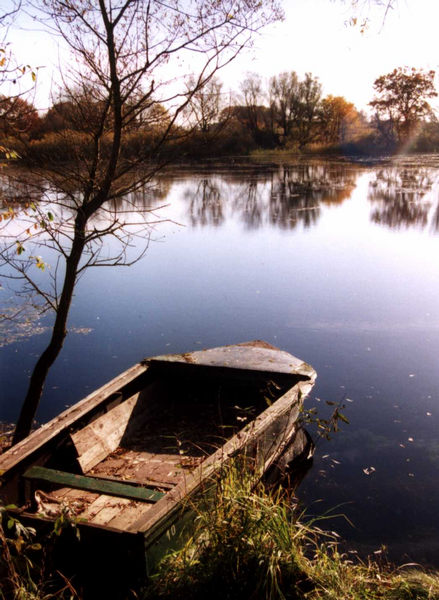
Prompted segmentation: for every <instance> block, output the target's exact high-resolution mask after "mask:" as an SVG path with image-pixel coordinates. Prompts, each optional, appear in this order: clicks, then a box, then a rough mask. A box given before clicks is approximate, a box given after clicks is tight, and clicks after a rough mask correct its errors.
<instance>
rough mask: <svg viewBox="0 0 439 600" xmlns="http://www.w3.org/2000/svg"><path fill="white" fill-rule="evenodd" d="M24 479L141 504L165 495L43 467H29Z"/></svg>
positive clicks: (148, 489)
mask: <svg viewBox="0 0 439 600" xmlns="http://www.w3.org/2000/svg"><path fill="white" fill-rule="evenodd" d="M24 477H25V478H26V479H33V480H38V481H47V482H50V483H56V484H58V485H62V486H68V487H71V488H75V489H80V490H88V491H90V492H99V493H101V494H108V495H111V496H120V497H122V498H131V499H136V500H141V501H143V502H157V501H158V500H160V499H161V498H163V496H164V495H165V494H163V493H162V492H157V491H156V490H152V489H150V488H145V487H133V486H131V485H129V484H126V483H119V482H116V481H106V480H104V479H96V478H94V477H87V476H85V475H75V474H73V473H65V472H64V471H57V470H56V469H46V468H45V467H31V468H30V469H28V470H27V471H26V472H25V473H24Z"/></svg>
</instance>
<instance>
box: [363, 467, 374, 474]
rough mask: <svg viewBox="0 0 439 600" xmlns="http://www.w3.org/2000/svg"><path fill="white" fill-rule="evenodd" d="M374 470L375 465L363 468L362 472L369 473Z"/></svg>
mask: <svg viewBox="0 0 439 600" xmlns="http://www.w3.org/2000/svg"><path fill="white" fill-rule="evenodd" d="M375 471H376V469H375V467H366V468H365V469H363V473H365V474H366V475H371V474H372V473H374V472H375Z"/></svg>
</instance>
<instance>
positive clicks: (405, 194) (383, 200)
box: [368, 165, 439, 231]
mask: <svg viewBox="0 0 439 600" xmlns="http://www.w3.org/2000/svg"><path fill="white" fill-rule="evenodd" d="M435 179H437V169H433V168H430V167H421V166H420V167H415V166H414V165H404V166H393V165H390V166H386V167H383V168H380V169H378V170H377V171H376V172H375V173H374V174H373V177H372V180H371V181H370V183H369V190H368V199H369V200H370V202H371V203H372V206H373V209H372V213H371V219H372V221H373V222H375V223H378V224H380V225H386V226H387V227H391V228H393V229H400V228H408V227H418V228H421V229H423V228H424V227H426V226H427V225H428V222H429V214H430V211H431V208H432V202H433V198H432V195H431V194H430V192H431V191H432V188H433V184H434V182H435ZM432 225H433V229H434V231H438V230H439V212H438V207H437V206H436V208H435V216H434V217H433V220H432Z"/></svg>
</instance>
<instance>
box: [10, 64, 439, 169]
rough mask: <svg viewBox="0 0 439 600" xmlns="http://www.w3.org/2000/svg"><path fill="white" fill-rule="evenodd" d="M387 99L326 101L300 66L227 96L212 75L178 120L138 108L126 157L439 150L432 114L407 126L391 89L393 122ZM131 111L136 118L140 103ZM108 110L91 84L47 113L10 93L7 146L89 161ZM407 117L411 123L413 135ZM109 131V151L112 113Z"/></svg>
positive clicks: (41, 156) (161, 109) (43, 156)
mask: <svg viewBox="0 0 439 600" xmlns="http://www.w3.org/2000/svg"><path fill="white" fill-rule="evenodd" d="M415 76H416V77H417V78H418V80H419V78H420V77H421V78H422V77H424V85H425V80H426V77H427V76H426V75H424V74H423V72H416V73H415V70H414V69H412V71H411V72H410V73H408V74H407V70H402V69H399V70H395V71H394V72H393V74H389V75H387V76H383V77H382V78H380V80H385V79H386V78H390V80H391V81H390V84H392V85H394V83H395V78H401V77H405V78H406V79H408V80H409V81H410V82H411V83H412V84H413V80H414V77H415ZM392 77H393V79H392ZM380 80H377V82H378V81H380ZM377 82H375V88H376V89H377V85H376V84H377ZM381 83H382V82H381ZM390 84H389V85H390ZM416 85H418V86H419V84H418V83H416ZM189 88H190V86H189V85H188V89H189ZM378 91H380V90H378ZM381 91H382V90H381ZM415 91H416V90H415ZM387 92H388V90H387ZM411 93H412V94H413V90H412V92H411ZM399 100H404V99H401V98H400V99H399ZM380 102H381V103H382V101H381V100H380V99H379V98H378V99H377V98H375V99H374V101H372V102H371V103H370V104H371V106H373V107H374V109H375V110H376V112H375V114H374V116H373V117H367V116H366V114H365V113H363V112H361V111H359V110H357V108H356V107H355V106H354V104H353V103H351V102H348V101H347V100H346V99H345V98H343V97H341V96H332V95H328V96H326V97H322V88H321V85H320V83H319V81H318V79H317V78H316V77H314V76H313V75H311V74H310V73H307V74H306V75H305V77H304V78H303V79H300V78H299V77H298V76H297V74H296V73H295V72H294V71H292V72H286V73H281V74H280V75H277V76H275V77H272V78H270V79H269V80H268V81H266V82H264V81H263V80H262V78H261V77H260V76H258V75H256V74H248V75H247V77H246V78H245V79H244V80H243V82H242V83H241V85H240V91H239V93H236V94H227V93H225V92H224V91H223V85H222V83H221V82H220V81H219V80H218V79H217V78H212V79H210V80H209V81H208V82H207V84H206V85H205V86H204V87H203V88H202V89H199V90H197V92H196V93H194V94H192V95H190V96H189V95H188V99H187V104H186V106H185V108H184V110H183V111H181V113H179V115H178V118H175V115H172V116H171V115H170V113H169V112H168V110H167V109H166V107H165V106H164V105H163V104H160V103H154V102H151V106H150V107H149V108H148V109H147V110H145V111H143V112H142V113H140V114H139V112H137V111H135V110H133V111H132V112H133V118H132V119H131V120H130V119H127V123H128V124H127V125H126V127H125V128H124V135H123V143H122V154H123V156H124V157H125V158H126V159H130V157H136V161H138V160H139V158H141V159H144V160H157V159H162V160H164V161H167V160H176V159H181V160H187V159H189V160H191V159H198V158H201V157H221V156H227V155H245V154H248V153H249V152H252V151H254V150H257V149H264V150H277V149H284V150H289V151H292V152H295V151H296V152H303V151H308V152H322V153H323V152H328V153H330V152H332V153H343V154H348V155H349V154H351V155H355V154H362V155H373V154H383V153H389V152H393V151H396V150H401V147H402V148H403V149H404V150H406V151H412V152H437V151H439V124H438V123H437V122H436V120H435V119H434V118H433V117H432V112H431V111H429V112H428V114H427V113H426V112H425V111H424V113H423V114H422V115H417V116H416V119H414V118H413V116H410V118H411V119H412V121H410V123H409V124H408V125H407V123H408V121H407V122H406V121H404V118H403V115H401V114H400V115H399V116H398V118H399V121H398V122H397V121H396V120H394V117H393V115H395V114H396V113H395V106H389V105H388V95H387V96H386V102H387V104H385V106H384V108H385V109H389V110H388V115H392V117H391V118H390V117H389V116H387V113H386V111H385V110H382V108H383V107H382V106H379V103H380ZM124 108H125V111H126V114H127V115H129V114H130V110H131V107H130V106H125V107H124ZM378 109H381V110H378ZM390 109H391V110H390ZM392 111H393V112H392ZM102 113H103V110H102V105H101V104H100V102H99V100H96V99H95V97H94V96H93V94H92V93H90V94H88V93H86V92H84V91H83V90H82V91H81V93H78V95H75V96H74V97H73V96H72V95H71V94H70V96H66V98H64V99H63V98H62V97H61V98H60V100H59V101H57V102H56V103H54V104H53V106H52V107H51V108H50V109H49V110H48V111H47V112H46V113H45V114H44V115H40V114H39V113H38V111H37V110H36V109H35V107H34V106H33V105H32V104H31V103H30V102H28V101H26V100H24V99H23V98H20V97H17V98H7V97H0V145H1V146H3V147H4V148H7V149H8V151H10V150H14V151H16V152H17V153H18V154H19V155H20V156H21V157H22V158H24V159H26V160H27V161H28V162H31V163H36V164H44V163H46V162H47V161H51V162H53V161H57V162H69V161H72V160H81V159H83V160H87V158H89V156H91V155H92V154H93V151H94V147H93V144H94V140H95V139H96V138H95V132H96V131H98V130H99V128H100V127H101V126H102V122H101V120H102ZM421 117H422V118H421ZM401 123H402V125H405V126H406V127H405V131H406V134H405V137H404V139H402V136H401V135H400V132H401V131H402V125H401ZM105 131H107V133H106V134H105V135H104V136H103V137H101V139H100V145H101V148H100V151H101V152H102V153H103V154H105V152H106V151H107V150H108V148H110V142H111V140H112V127H111V114H109V115H108V116H107V117H106V122H105ZM162 140H163V141H162ZM106 142H108V144H107V143H106Z"/></svg>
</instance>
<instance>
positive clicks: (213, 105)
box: [186, 75, 225, 133]
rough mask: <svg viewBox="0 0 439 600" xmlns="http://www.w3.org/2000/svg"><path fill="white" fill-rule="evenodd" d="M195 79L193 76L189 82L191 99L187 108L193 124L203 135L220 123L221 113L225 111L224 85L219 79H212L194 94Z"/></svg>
mask: <svg viewBox="0 0 439 600" xmlns="http://www.w3.org/2000/svg"><path fill="white" fill-rule="evenodd" d="M194 85H195V78H194V76H193V75H191V76H190V77H189V79H188V82H187V87H188V93H189V95H190V97H191V99H190V101H189V104H188V106H187V111H186V112H187V114H188V116H189V119H190V121H191V122H193V123H194V124H195V126H196V127H197V128H198V129H199V130H200V131H201V132H203V133H207V132H208V131H210V130H211V128H212V126H213V125H214V124H215V123H217V122H218V119H219V117H220V114H221V111H222V110H223V108H224V107H225V106H224V103H223V96H222V87H223V84H222V83H221V81H220V80H219V79H218V78H217V77H212V79H211V80H210V81H208V82H206V84H205V85H204V86H203V87H202V88H201V89H199V90H198V91H196V92H195V93H193V89H194Z"/></svg>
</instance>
